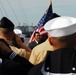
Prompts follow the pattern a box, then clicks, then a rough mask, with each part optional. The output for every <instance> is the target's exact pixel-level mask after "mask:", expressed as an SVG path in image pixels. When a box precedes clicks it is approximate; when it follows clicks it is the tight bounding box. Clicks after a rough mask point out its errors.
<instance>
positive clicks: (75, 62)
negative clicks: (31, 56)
mask: <svg viewBox="0 0 76 75" xmlns="http://www.w3.org/2000/svg"><path fill="white" fill-rule="evenodd" d="M44 28H45V30H46V31H48V33H49V34H50V38H49V41H50V44H51V45H52V46H53V49H54V51H52V52H51V51H48V52H47V56H46V59H45V61H43V62H41V63H40V64H38V65H36V66H35V67H34V68H32V69H31V70H30V72H29V75H61V74H63V75H73V74H76V49H75V47H76V18H74V17H68V16H61V17H57V18H54V19H52V20H50V21H48V22H47V23H46V24H45V25H44Z"/></svg>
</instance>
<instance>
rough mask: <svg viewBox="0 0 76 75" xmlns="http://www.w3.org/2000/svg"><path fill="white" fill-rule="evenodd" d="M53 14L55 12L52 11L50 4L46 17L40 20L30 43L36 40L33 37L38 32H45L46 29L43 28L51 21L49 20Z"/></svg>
mask: <svg viewBox="0 0 76 75" xmlns="http://www.w3.org/2000/svg"><path fill="white" fill-rule="evenodd" d="M52 13H53V11H52V3H50V6H49V8H48V9H47V10H46V12H45V13H44V15H43V16H42V18H41V19H40V21H39V23H38V24H37V26H36V27H35V30H34V31H33V33H32V35H31V37H30V40H29V43H30V42H31V41H33V40H34V36H33V35H34V33H35V32H36V31H38V32H42V31H45V29H44V28H43V26H44V24H45V23H46V22H47V21H48V20H49V18H50V16H51V14H52Z"/></svg>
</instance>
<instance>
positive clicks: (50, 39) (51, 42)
mask: <svg viewBox="0 0 76 75" xmlns="http://www.w3.org/2000/svg"><path fill="white" fill-rule="evenodd" d="M49 42H50V44H51V45H53V41H52V38H51V37H50V38H49Z"/></svg>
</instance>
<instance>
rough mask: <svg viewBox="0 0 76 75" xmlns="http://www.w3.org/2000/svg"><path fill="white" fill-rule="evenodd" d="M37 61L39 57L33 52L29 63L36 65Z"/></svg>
mask: <svg viewBox="0 0 76 75" xmlns="http://www.w3.org/2000/svg"><path fill="white" fill-rule="evenodd" d="M36 59H37V56H36V54H35V50H32V53H31V55H30V57H29V61H30V62H31V63H32V64H34V65H35V64H36Z"/></svg>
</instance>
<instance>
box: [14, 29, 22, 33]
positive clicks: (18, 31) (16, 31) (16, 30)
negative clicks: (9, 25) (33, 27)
mask: <svg viewBox="0 0 76 75" xmlns="http://www.w3.org/2000/svg"><path fill="white" fill-rule="evenodd" d="M14 32H15V33H16V34H22V31H21V30H20V29H14Z"/></svg>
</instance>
